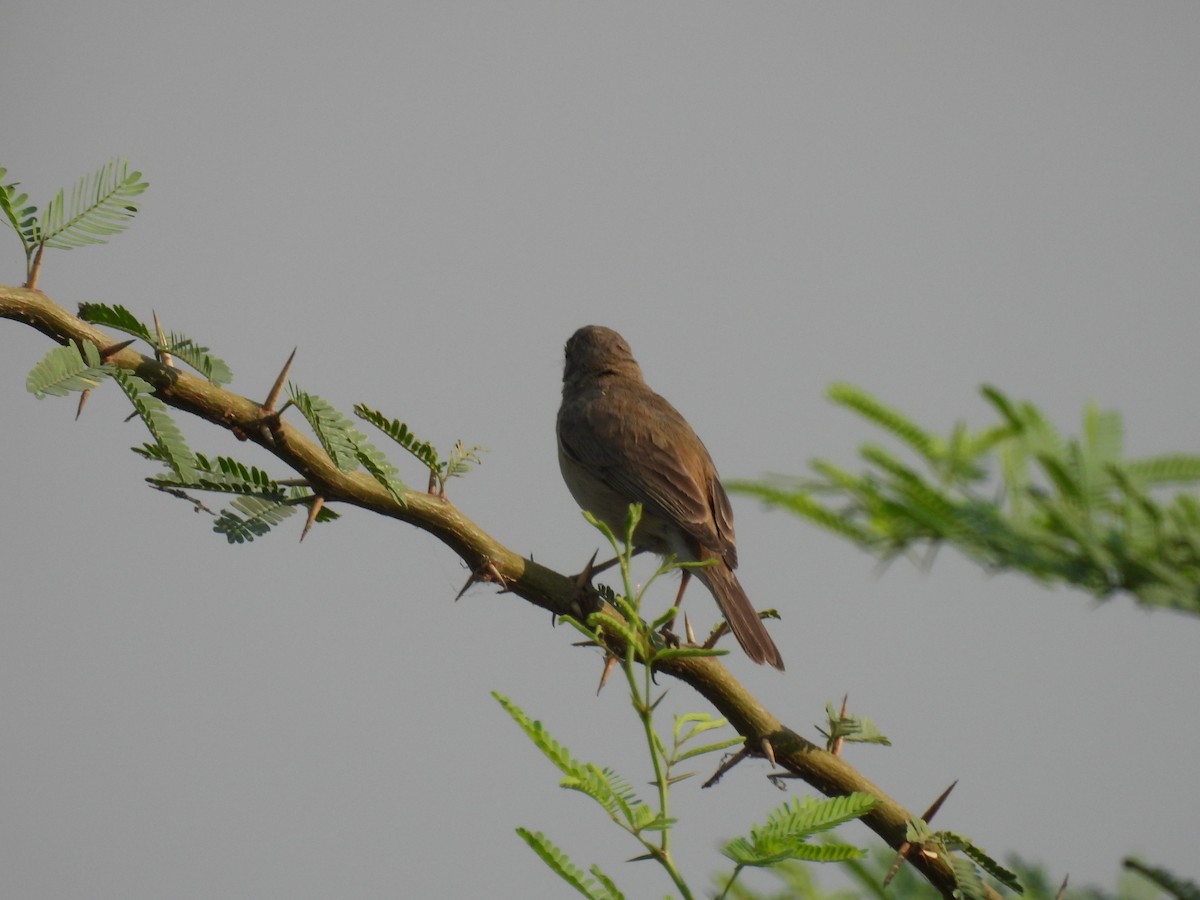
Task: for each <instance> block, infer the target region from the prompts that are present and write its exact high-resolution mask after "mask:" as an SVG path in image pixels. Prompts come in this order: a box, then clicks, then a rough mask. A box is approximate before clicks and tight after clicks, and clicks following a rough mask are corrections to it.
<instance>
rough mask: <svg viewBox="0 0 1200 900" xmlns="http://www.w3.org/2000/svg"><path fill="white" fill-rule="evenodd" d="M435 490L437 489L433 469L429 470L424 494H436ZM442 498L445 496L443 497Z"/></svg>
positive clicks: (435, 473) (435, 475)
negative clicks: (427, 484) (427, 483)
mask: <svg viewBox="0 0 1200 900" xmlns="http://www.w3.org/2000/svg"><path fill="white" fill-rule="evenodd" d="M436 489H437V472H435V471H433V469H430V470H429V486H428V487H426V488H425V493H427V494H436V493H437V490H436ZM443 496H445V495H443Z"/></svg>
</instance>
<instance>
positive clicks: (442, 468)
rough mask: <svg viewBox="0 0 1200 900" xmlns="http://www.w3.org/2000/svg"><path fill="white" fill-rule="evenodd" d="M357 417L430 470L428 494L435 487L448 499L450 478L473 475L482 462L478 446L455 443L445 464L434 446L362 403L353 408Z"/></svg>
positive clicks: (397, 420)
mask: <svg viewBox="0 0 1200 900" xmlns="http://www.w3.org/2000/svg"><path fill="white" fill-rule="evenodd" d="M354 414H355V415H356V416H358V417H359V418H360V419H362V420H363V421H365V422H370V423H371V424H372V425H374V426H375V427H376V428H378V429H379V430H380V431H382V432H383V433H384V434H386V435H387V436H388V437H390V438H391V439H392V440H393V441H395V442H396V443H397V444H399V445H400V446H401V447H403V448H404V449H405V450H407V451H408V452H409V453H411V454H412V456H413V458H415V459H416V460H418V461H419V462H420V463H421V464H422V465H424V466H425V467H426V468H427V469H428V470H429V491H430V493H432V492H433V489H434V487H435V486H436V487H437V489H438V496H440V497H445V496H446V482H447V481H449V480H450V479H451V478H461V477H462V476H463V475H466V474H467V472H469V471H471V468H472V467H473V466H476V465H478V464H479V463H480V462H482V460H481V459H480V456H479V454H480V453H482V452H483V449H484V448H483V447H480V446H478V445H476V446H474V447H470V448H468V447H464V446H463V442H462V441H455V443H454V448H453V449H452V450H451V451H450V456H449V458H448V459H446V460H445V461H443V460H442V459H441V458H440V457H439V456H438V452H437V448H436V447H434V446H433V444H431V443H429V442H428V441H422V440H419V439H418V438H417V436H416V435H415V434H413V433H412V432H411V431H409V430H408V426H407V425H405V424H404V423H403V422H401V421H400V420H399V419H389V418H388V417H387V416H386V415H384V414H383V413H381V412H379V411H378V410H376V409H372V408H371V407H369V406H367V405H365V404H363V403H356V404H354Z"/></svg>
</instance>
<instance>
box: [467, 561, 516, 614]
mask: <svg viewBox="0 0 1200 900" xmlns="http://www.w3.org/2000/svg"><path fill="white" fill-rule="evenodd" d="M484 581H494V582H495V583H496V584H498V585H500V589H501V590H502V591H507V590H508V579H507V578H505V577H504V576H503V575H501V574H500V570H499V569H497V568H496V564H495V563H494V562H492V561H491V560H490V559H487V558H486V557H485V558H484V560H483V562H481V563H480V564H479V568H477V569H474V570H473V571H472V572H471V574H470V575H468V576H467V583H466V584H464V585H463V586H462V590H461V591H459V592H458V594H456V595H455V597H454V602H455V603H457V602H458V601H459V600H461V599H462V595H463V594H465V593H466V592H467V590H468V589H469V588H470V587H471V585H473V584H475V583H477V582H484Z"/></svg>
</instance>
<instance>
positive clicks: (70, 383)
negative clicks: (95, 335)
mask: <svg viewBox="0 0 1200 900" xmlns="http://www.w3.org/2000/svg"><path fill="white" fill-rule="evenodd" d="M115 371H116V367H115V366H112V365H107V364H105V363H102V362H101V361H100V351H99V350H97V349H96V345H95V344H93V343H92V342H91V341H84V342H83V344H82V345H80V344H77V343H76V342H74V341H72V342H71V343H69V344H67V345H65V346H63V347H55V348H54V349H53V350H51V351H50V352H49V353H47V354H46V355H45V356H43V357H42V359H41V360H40V361H39V362H38V364H37V365H36V366H34V367H33V369H32V370H31V371H30V373H29V376H28V377H27V378H26V379H25V389H26V390H28V391H29V393H31V394H33V395H34V396H35V397H37V398H38V399H39V400H40V399H42V398H43V397H46V396H48V395H49V396H55V397H65V396H66V395H67V394H69V393H71V392H72V391H90V390H91V389H92V388H95V387H98V386H99V384H100V382H101V381H103V380H104V379H105V378H108V377H110V376H111V375H112V374H113V373H114V372H115Z"/></svg>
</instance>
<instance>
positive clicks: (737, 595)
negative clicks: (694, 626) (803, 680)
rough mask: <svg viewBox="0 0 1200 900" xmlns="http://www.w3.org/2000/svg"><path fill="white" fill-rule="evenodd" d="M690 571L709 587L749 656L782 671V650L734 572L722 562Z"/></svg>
mask: <svg viewBox="0 0 1200 900" xmlns="http://www.w3.org/2000/svg"><path fill="white" fill-rule="evenodd" d="M685 571H688V570H685ZM690 571H691V572H692V573H693V574H694V575H696V576H697V577H698V578H699V579H700V580H701V581H703V582H704V583H705V584H706V585H708V589H709V590H710V591H711V592H712V595H713V597H715V598H716V601H717V605H718V606H719V607H721V614H722V615H724V616H725V621H726V622H728V623H729V627H730V628H731V629H732V630H733V636H734V637H735V638H737V641H738V643H739V644H741V645H742V649H743V650H745V651H746V655H747V656H748V657H750V658H751V659H752V660H754V661H755V662H756V663H759V664H760V665H761V664H762V663H770V664H771V665H773V666H774V667H775V668H777V669H779V670H780V671H781V672H782V671H783V657H782V656H780V655H779V648H778V647H776V646H775V642H774V641H773V640H771V635H770V634H768V633H767V629H766V626H765V625H763V622H762V619H760V618H759V617H758V612H757V611H755V609H754V604H752V603H751V602H750V598H749V597H747V596H746V592H745V591H744V590H742V585H741V582H739V581H738V579H737V575H735V574H734V572H733V569H731V568H729V566H728V565H726V564H725V563H724V562H723V561H721V562H718V563H717V564H716V565H715V566H705V567H704V568H699V569H691V570H690Z"/></svg>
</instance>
